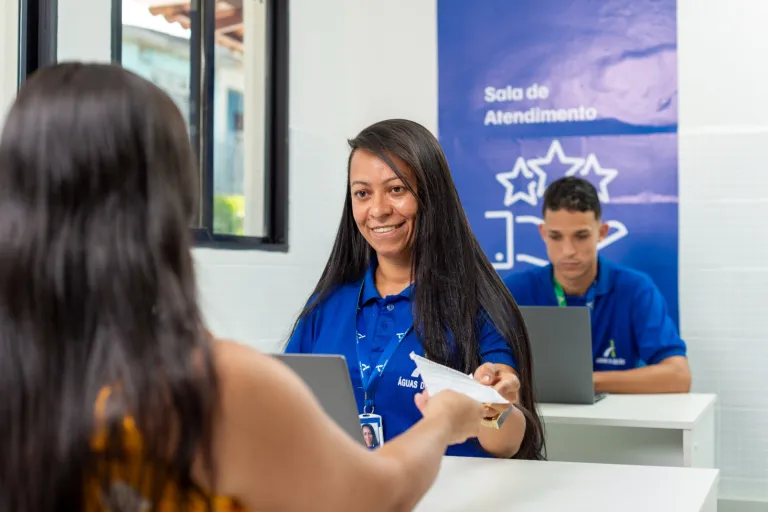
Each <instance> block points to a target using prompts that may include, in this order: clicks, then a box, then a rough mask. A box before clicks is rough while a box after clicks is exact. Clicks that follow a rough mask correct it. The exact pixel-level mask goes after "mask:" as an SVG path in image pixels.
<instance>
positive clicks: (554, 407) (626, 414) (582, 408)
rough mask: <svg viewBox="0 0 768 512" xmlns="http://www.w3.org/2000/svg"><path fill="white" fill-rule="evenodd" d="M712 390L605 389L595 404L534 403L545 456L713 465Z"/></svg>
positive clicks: (705, 466) (648, 463)
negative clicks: (614, 392) (649, 392)
mask: <svg viewBox="0 0 768 512" xmlns="http://www.w3.org/2000/svg"><path fill="white" fill-rule="evenodd" d="M716 399H717V397H716V395H711V394H695V393H691V394H681V395H608V396H606V397H605V398H603V399H602V400H600V401H599V402H597V403H596V404H594V405H558V404H539V413H540V414H541V417H542V420H543V422H544V428H545V431H546V441H547V459H548V460H556V461H571V462H603V463H609V464H639V465H647V466H686V467H701V468H714V467H715V401H716Z"/></svg>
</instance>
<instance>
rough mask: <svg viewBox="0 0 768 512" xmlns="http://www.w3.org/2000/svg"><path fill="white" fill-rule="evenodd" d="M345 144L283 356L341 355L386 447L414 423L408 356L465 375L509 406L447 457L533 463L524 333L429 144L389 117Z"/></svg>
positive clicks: (415, 129) (436, 147)
mask: <svg viewBox="0 0 768 512" xmlns="http://www.w3.org/2000/svg"><path fill="white" fill-rule="evenodd" d="M350 148H351V153H350V156H349V162H348V181H347V193H346V200H345V203H344V211H343V213H342V218H341V222H340V225H339V228H338V232H337V235H336V241H335V243H334V246H333V249H332V250H331V255H330V257H329V259H328V263H327V264H326V267H325V270H324V271H323V274H322V276H321V278H320V281H319V282H318V283H317V286H316V287H315V290H314V293H313V294H312V297H311V299H310V300H309V302H308V303H307V305H306V307H305V308H304V310H303V312H302V313H301V315H300V316H299V319H298V320H297V322H296V325H295V326H294V329H293V333H292V335H291V338H290V340H289V342H288V345H287V348H286V351H287V352H303V353H337V354H343V355H344V356H345V357H346V359H347V361H348V362H349V364H350V370H351V372H350V373H351V375H352V381H353V385H354V387H355V391H356V398H357V402H358V409H359V412H360V414H361V415H362V417H363V418H368V417H369V416H370V415H371V414H372V413H374V411H375V413H374V414H376V415H377V416H380V419H381V423H382V425H383V433H384V436H385V438H384V439H382V440H381V441H382V442H384V443H386V442H387V441H389V440H391V439H392V438H395V437H397V436H398V435H400V434H402V433H403V432H405V431H406V430H408V429H409V428H410V427H411V426H412V425H413V424H415V423H416V421H418V419H419V418H420V413H419V410H418V408H417V407H416V405H415V397H417V396H419V395H418V394H417V393H418V391H419V389H420V388H421V386H420V382H419V380H420V377H419V376H418V372H415V366H414V363H413V361H412V360H411V359H410V357H409V354H411V353H416V354H418V355H423V356H426V357H427V358H429V359H431V360H433V361H436V362H439V363H441V364H444V365H447V366H450V367H452V368H455V369H457V370H460V371H462V372H464V373H469V372H471V373H473V375H474V376H475V378H476V379H478V380H480V381H481V382H483V383H484V384H487V385H489V386H493V387H494V388H496V389H497V390H498V391H499V392H500V393H501V394H502V395H503V396H504V397H505V398H506V399H508V400H509V402H510V403H512V404H513V405H512V406H511V408H510V407H507V406H505V407H494V408H493V410H490V411H488V415H489V416H491V417H495V416H496V415H501V416H502V417H503V418H504V425H503V427H501V428H499V429H491V428H486V429H483V431H482V432H481V434H480V435H479V436H478V438H476V439H471V440H469V441H467V442H464V443H462V444H459V445H455V446H451V447H450V448H449V449H448V452H447V453H448V454H449V455H460V456H474V457H492V456H495V457H513V456H515V457H519V458H540V457H541V456H542V449H543V438H542V430H541V422H540V420H539V417H538V415H537V414H536V412H535V408H534V400H533V392H532V391H533V390H532V380H533V379H532V368H531V354H530V346H529V341H528V336H527V333H526V331H525V326H524V323H523V321H522V319H521V317H520V312H519V310H518V308H517V305H516V304H515V301H514V299H513V298H512V296H511V295H510V294H509V292H508V290H507V289H506V288H505V287H504V285H503V283H502V282H501V280H500V278H499V276H498V274H497V273H496V271H495V270H494V269H493V267H492V266H491V264H490V262H489V261H488V260H487V258H486V256H485V255H484V253H483V252H482V250H481V249H480V247H479V245H478V243H477V241H476V240H475V238H474V235H473V234H472V231H471V229H470V227H469V224H468V223H467V220H466V217H465V215H464V210H463V208H462V206H461V202H460V201H459V196H458V193H457V192H456V187H455V186H454V183H453V180H452V178H451V171H450V169H449V167H448V163H447V161H446V159H445V155H444V154H443V151H442V148H441V147H440V144H439V143H438V141H437V139H436V138H435V137H434V135H432V134H431V133H430V132H429V131H428V130H427V129H426V128H424V127H423V126H421V125H419V124H417V123H414V122H411V121H407V120H402V119H392V120H387V121H382V122H379V123H376V124H374V125H372V126H369V127H368V128H365V129H364V130H363V131H362V132H360V133H359V134H358V136H357V137H355V138H354V139H353V140H351V141H350ZM414 379H416V380H414ZM411 382H415V383H416V385H415V386H414V385H409V384H410V383H411Z"/></svg>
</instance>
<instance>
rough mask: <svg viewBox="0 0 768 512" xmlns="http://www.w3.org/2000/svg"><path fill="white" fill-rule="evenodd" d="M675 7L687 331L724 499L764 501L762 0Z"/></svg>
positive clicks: (767, 18) (767, 496) (767, 103)
mask: <svg viewBox="0 0 768 512" xmlns="http://www.w3.org/2000/svg"><path fill="white" fill-rule="evenodd" d="M678 4H679V13H678V39H679V54H678V67H679V77H680V78H679V79H680V138H679V141H680V142H679V147H680V318H681V323H682V331H683V335H684V337H685V338H686V340H687V341H688V344H689V346H690V354H691V355H690V360H691V365H692V370H693V379H694V390H696V391H712V392H716V393H718V395H719V399H720V400H719V407H718V414H719V431H718V439H719V450H718V464H719V467H720V468H721V469H722V483H721V485H720V488H721V495H722V496H723V497H733V498H744V499H752V500H765V501H767V502H768V393H766V390H768V372H766V368H767V367H768V314H766V309H765V308H766V305H767V304H768V303H767V302H766V300H765V296H766V293H767V292H766V290H768V242H766V241H765V240H766V233H767V232H768V229H767V228H768V227H767V226H766V220H767V219H768V214H766V208H767V207H768V172H767V167H766V161H765V157H764V156H763V152H764V151H765V149H766V148H768V89H766V87H765V84H766V82H768V64H766V63H767V62H768V61H766V55H768V32H766V31H765V24H766V22H768V3H766V2H758V1H754V0H733V1H730V2H727V3H725V2H722V1H720V0H678ZM764 506H765V509H768V503H765V504H764Z"/></svg>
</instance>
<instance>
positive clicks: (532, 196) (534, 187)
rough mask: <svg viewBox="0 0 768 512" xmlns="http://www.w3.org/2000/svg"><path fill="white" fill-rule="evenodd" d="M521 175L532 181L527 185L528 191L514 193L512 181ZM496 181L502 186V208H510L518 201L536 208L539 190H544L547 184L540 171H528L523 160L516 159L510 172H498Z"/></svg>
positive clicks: (545, 177)
mask: <svg viewBox="0 0 768 512" xmlns="http://www.w3.org/2000/svg"><path fill="white" fill-rule="evenodd" d="M520 174H522V175H523V176H524V177H525V178H527V179H529V180H532V181H531V182H530V183H528V191H527V192H525V191H518V192H515V186H514V185H513V184H512V181H511V180H513V179H515V178H517V177H518V176H520ZM496 181H498V182H499V183H501V184H502V185H503V186H504V189H505V190H504V206H511V205H513V204H515V203H517V202H518V201H525V202H526V203H528V204H530V205H531V206H536V205H537V204H538V202H539V197H541V196H540V195H539V193H538V192H539V190H542V191H543V190H544V186H545V185H546V182H547V175H546V174H545V173H544V171H542V170H541V169H530V168H529V167H528V164H527V162H526V161H525V158H523V157H521V156H520V157H517V160H516V161H515V165H514V167H512V170H511V171H507V172H500V173H498V174H497V175H496Z"/></svg>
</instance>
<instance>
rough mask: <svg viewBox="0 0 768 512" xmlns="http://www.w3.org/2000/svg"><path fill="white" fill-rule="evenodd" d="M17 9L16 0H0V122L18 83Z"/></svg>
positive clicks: (17, 3)
mask: <svg viewBox="0 0 768 512" xmlns="http://www.w3.org/2000/svg"><path fill="white" fill-rule="evenodd" d="M18 9H19V2H18V1H17V0H0V122H2V121H3V119H4V118H5V113H6V111H7V109H8V106H9V105H10V102H11V101H12V99H13V97H14V95H15V94H16V87H17V85H16V84H17V83H18V69H17V68H18V62H19V60H18V49H19V47H18V27H19V22H18V19H19V13H18Z"/></svg>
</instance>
